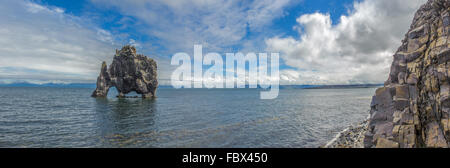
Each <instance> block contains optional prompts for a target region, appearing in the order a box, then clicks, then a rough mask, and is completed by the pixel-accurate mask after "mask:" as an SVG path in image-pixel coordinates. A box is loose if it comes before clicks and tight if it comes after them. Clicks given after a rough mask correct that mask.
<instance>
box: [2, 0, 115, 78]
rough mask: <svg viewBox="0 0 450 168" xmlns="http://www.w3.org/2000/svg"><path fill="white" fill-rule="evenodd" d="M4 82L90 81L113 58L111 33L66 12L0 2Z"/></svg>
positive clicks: (25, 3)
mask: <svg viewBox="0 0 450 168" xmlns="http://www.w3.org/2000/svg"><path fill="white" fill-rule="evenodd" d="M0 20H1V22H0V37H1V38H0V78H1V79H14V80H20V79H33V80H37V79H39V80H49V81H52V80H53V81H54V80H66V81H74V82H76V81H90V82H93V81H95V79H96V75H97V73H98V71H99V67H100V63H101V61H102V60H110V58H111V57H112V56H113V55H114V45H113V44H112V43H113V41H114V40H113V38H112V35H111V34H110V33H109V32H108V31H105V30H102V29H99V28H97V27H95V26H93V25H91V24H89V22H87V21H84V20H83V19H82V18H79V17H75V16H72V15H69V14H65V13H64V10H63V9H60V8H56V7H47V6H42V5H40V4H36V3H33V2H31V1H27V0H15V1H0Z"/></svg>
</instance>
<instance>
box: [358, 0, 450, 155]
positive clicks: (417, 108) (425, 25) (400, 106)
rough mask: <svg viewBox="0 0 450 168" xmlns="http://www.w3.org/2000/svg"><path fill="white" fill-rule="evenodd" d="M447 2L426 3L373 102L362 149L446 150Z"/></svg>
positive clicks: (449, 135)
mask: <svg viewBox="0 0 450 168" xmlns="http://www.w3.org/2000/svg"><path fill="white" fill-rule="evenodd" d="M449 12H450V1H449V0H429V1H428V2H427V3H426V4H424V5H422V6H421V8H420V9H419V10H418V11H417V13H416V14H415V16H414V20H413V23H412V25H411V27H410V30H409V31H408V33H407V34H406V37H405V38H404V40H403V41H402V45H401V46H400V48H399V49H398V51H397V52H396V53H395V55H394V61H393V63H392V66H391V71H390V74H389V79H388V80H387V81H386V82H385V84H384V87H382V88H379V89H378V90H376V93H375V96H374V97H373V99H372V103H371V111H370V119H369V124H368V131H367V132H366V134H365V138H364V147H366V148H371V147H377V148H417V147H419V148H420V147H433V148H434V147H442V148H446V147H450V124H449V118H450V116H449V115H450V100H449V92H450V89H449V73H450V71H449V58H450V49H449V46H450V44H449V40H450V36H449V29H450V16H449Z"/></svg>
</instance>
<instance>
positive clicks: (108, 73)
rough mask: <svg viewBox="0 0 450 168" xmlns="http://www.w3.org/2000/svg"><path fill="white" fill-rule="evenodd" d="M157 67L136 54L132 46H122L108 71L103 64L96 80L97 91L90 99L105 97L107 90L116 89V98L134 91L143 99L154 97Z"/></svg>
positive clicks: (152, 61) (149, 60) (150, 60)
mask: <svg viewBox="0 0 450 168" xmlns="http://www.w3.org/2000/svg"><path fill="white" fill-rule="evenodd" d="M156 69H157V65H156V62H155V61H154V60H153V59H150V58H148V57H146V56H144V55H141V54H136V48H134V47H133V46H124V47H123V48H122V49H121V50H120V51H117V50H116V55H115V56H114V60H113V62H112V64H111V65H110V66H109V69H108V67H107V65H106V62H103V64H102V67H101V71H100V75H99V77H98V78H97V89H96V90H95V91H94V93H92V97H106V96H107V94H108V91H109V88H111V87H116V89H117V91H118V92H119V96H118V97H125V94H127V93H130V92H132V91H135V92H136V93H138V94H141V95H142V97H143V98H152V97H154V96H155V92H156V88H157V87H158V81H157V79H156V78H157V72H156Z"/></svg>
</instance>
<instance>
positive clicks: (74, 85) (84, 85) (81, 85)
mask: <svg viewBox="0 0 450 168" xmlns="http://www.w3.org/2000/svg"><path fill="white" fill-rule="evenodd" d="M380 86H383V84H357V85H280V89H345V88H370V87H380ZM0 87H54V88H93V89H95V87H96V84H95V83H70V84H62V83H44V84H34V83H26V82H24V83H10V84H1V83H0ZM159 88H173V87H172V86H170V85H160V86H159ZM247 88H248V87H247Z"/></svg>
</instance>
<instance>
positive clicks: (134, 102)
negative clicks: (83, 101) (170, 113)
mask: <svg viewBox="0 0 450 168" xmlns="http://www.w3.org/2000/svg"><path fill="white" fill-rule="evenodd" d="M155 102H156V100H155V99H141V98H139V99H129V98H95V110H96V112H97V116H98V117H97V119H96V120H97V121H96V122H95V123H96V124H97V125H98V126H97V128H98V129H99V130H98V132H97V134H98V137H99V138H100V141H101V143H100V144H101V146H102V147H142V146H143V145H146V146H148V145H149V144H145V143H144V142H147V141H151V137H150V139H143V138H149V137H144V136H141V134H143V133H148V132H155V131H156V127H155V114H157V108H156V103H155Z"/></svg>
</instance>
